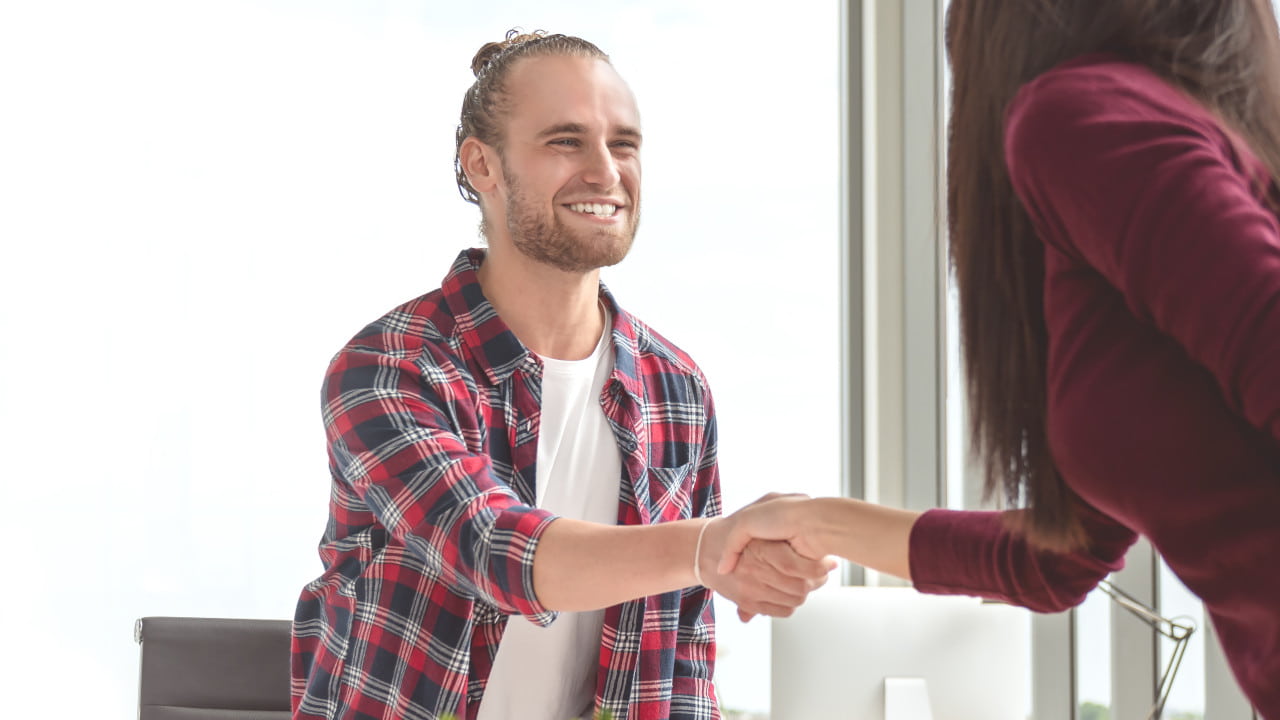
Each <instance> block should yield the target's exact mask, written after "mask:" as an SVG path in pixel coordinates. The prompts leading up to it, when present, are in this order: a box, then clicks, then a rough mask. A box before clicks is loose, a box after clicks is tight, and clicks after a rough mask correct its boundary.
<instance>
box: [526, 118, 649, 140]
mask: <svg viewBox="0 0 1280 720" xmlns="http://www.w3.org/2000/svg"><path fill="white" fill-rule="evenodd" d="M586 133H587V126H586V125H583V124H582V123H573V122H568V123H559V124H556V125H552V126H551V127H549V128H546V129H545V130H543V131H542V132H540V133H538V137H539V138H544V137H550V136H552V135H585V134H586ZM613 134H614V135H621V136H623V137H629V138H635V139H636V140H640V139H641V138H642V137H643V135H641V134H640V129H639V128H635V127H631V126H630V125H623V126H621V127H619V128H617V129H616V130H614V133H613Z"/></svg>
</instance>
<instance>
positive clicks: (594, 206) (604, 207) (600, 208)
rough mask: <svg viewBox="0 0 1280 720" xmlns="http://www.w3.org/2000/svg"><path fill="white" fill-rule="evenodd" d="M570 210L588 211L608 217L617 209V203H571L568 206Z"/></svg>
mask: <svg viewBox="0 0 1280 720" xmlns="http://www.w3.org/2000/svg"><path fill="white" fill-rule="evenodd" d="M569 209H570V210H573V211H574V212H580V213H589V214H591V215H596V216H598V217H610V216H612V215H613V214H614V213H616V212H617V211H618V206H617V205H609V204H607V203H573V204H572V205H570V206H569Z"/></svg>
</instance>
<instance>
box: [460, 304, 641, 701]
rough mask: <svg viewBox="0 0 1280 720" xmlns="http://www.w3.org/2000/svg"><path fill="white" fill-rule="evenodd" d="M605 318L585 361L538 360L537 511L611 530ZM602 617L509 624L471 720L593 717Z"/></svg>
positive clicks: (614, 491)
mask: <svg viewBox="0 0 1280 720" xmlns="http://www.w3.org/2000/svg"><path fill="white" fill-rule="evenodd" d="M610 326H611V323H610V321H609V316H608V314H607V313H606V316H605V324H604V327H605V329H604V333H603V334H602V335H601V337H600V342H599V343H598V344H597V345H596V349H595V350H594V351H593V352H592V353H591V356H590V357H587V358H585V359H583V360H556V359H553V358H546V357H543V358H541V360H542V365H543V375H542V410H541V419H540V421H539V431H538V464H537V468H536V469H537V495H538V497H537V505H538V507H541V508H545V509H547V510H550V511H552V512H554V513H556V514H557V515H561V516H563V517H569V518H576V519H579V520H589V521H591V522H597V523H604V524H608V525H612V524H615V523H616V522H617V521H618V490H619V482H620V481H621V478H622V455H621V454H620V452H619V450H618V443H617V441H616V440H615V439H614V436H613V431H612V430H611V429H610V427H609V421H608V419H607V418H606V417H605V415H604V411H603V410H602V409H601V408H600V394H601V393H602V392H603V390H604V384H605V382H606V381H607V380H608V378H609V375H610V374H611V373H612V371H613V361H614V353H613V344H612V343H611V342H609V337H610ZM603 627H604V611H603V610H595V611H591V612H562V613H560V617H559V618H557V619H556V621H555V622H553V623H551V625H549V626H547V627H538V626H537V625H534V624H533V623H531V622H529V621H528V620H527V619H526V618H524V616H521V615H514V616H512V617H511V618H510V619H508V621H507V628H506V630H505V631H504V632H503V635H502V641H501V643H500V644H499V645H498V653H497V656H496V657H495V658H494V662H493V671H492V673H490V675H489V683H488V685H487V687H486V688H485V693H484V697H483V698H482V699H481V701H480V712H479V720H510V719H511V718H520V720H568V719H569V718H578V717H587V718H589V717H590V716H591V711H592V703H593V701H594V699H595V688H596V669H597V667H598V666H599V659H600V633H601V630H602V628H603Z"/></svg>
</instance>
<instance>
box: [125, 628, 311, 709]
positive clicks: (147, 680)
mask: <svg viewBox="0 0 1280 720" xmlns="http://www.w3.org/2000/svg"><path fill="white" fill-rule="evenodd" d="M134 639H135V640H136V641H137V642H138V644H139V645H141V646H142V650H141V655H142V673H141V682H140V684H139V685H140V687H139V693H138V720H288V718H289V621H288V620H243V619H223V618H178V617H147V618H142V619H140V620H138V622H137V625H136V627H135V628H134Z"/></svg>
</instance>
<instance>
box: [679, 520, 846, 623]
mask: <svg viewBox="0 0 1280 720" xmlns="http://www.w3.org/2000/svg"><path fill="white" fill-rule="evenodd" d="M758 502H759V501H758ZM748 507H751V506H748ZM741 512H743V511H739V513H741ZM739 513H735V514H734V515H731V516H729V517H727V518H718V519H716V520H712V521H711V525H710V526H709V527H707V529H706V532H705V534H704V536H703V544H702V547H701V549H700V553H699V556H698V567H699V569H700V571H701V574H702V579H703V582H705V583H706V585H707V587H709V588H711V589H712V590H715V591H716V592H718V593H720V594H721V595H723V596H725V597H726V598H728V599H729V600H732V601H733V602H734V603H736V604H737V605H738V617H739V618H741V619H742V620H743V622H746V621H747V620H749V619H751V617H753V616H755V615H770V616H774V617H789V616H790V615H791V613H792V612H793V611H794V610H795V608H797V607H799V606H800V604H801V603H803V602H804V600H805V598H806V597H808V595H809V593H810V592H813V591H814V590H816V589H817V588H819V587H822V585H823V584H825V583H826V581H827V575H828V574H829V573H830V572H831V571H832V570H833V569H834V568H835V567H836V562H835V561H834V560H831V559H825V558H822V557H820V556H806V555H805V554H803V553H802V552H797V550H796V548H795V547H794V546H792V545H791V544H789V543H787V542H785V541H780V540H770V539H753V538H752V537H751V527H738V526H739V525H741V520H740V519H739V518H738V514H739ZM743 537H745V538H746V541H745V542H742V543H741V545H740V546H737V545H735V546H733V547H730V546H729V545H728V543H730V542H736V541H737V540H738V539H739V538H743ZM730 550H732V552H733V553H734V558H733V563H732V565H726V563H725V562H724V556H725V554H726V552H729V551H730Z"/></svg>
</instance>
